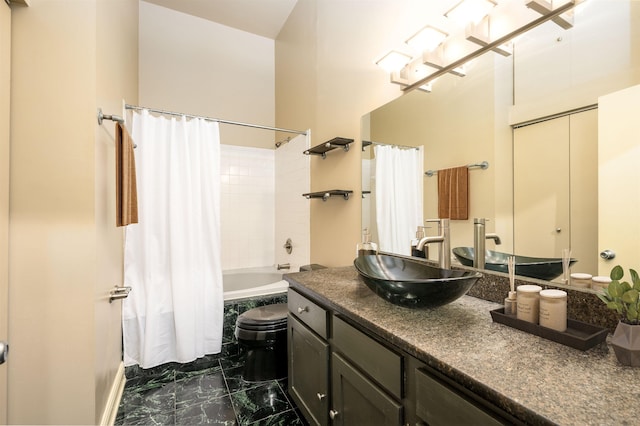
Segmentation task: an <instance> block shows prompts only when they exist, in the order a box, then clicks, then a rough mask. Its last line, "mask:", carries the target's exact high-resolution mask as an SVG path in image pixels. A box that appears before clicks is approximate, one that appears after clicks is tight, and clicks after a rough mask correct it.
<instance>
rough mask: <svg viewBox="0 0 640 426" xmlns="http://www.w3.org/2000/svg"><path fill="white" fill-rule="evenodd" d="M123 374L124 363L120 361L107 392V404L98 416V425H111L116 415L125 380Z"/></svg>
mask: <svg viewBox="0 0 640 426" xmlns="http://www.w3.org/2000/svg"><path fill="white" fill-rule="evenodd" d="M126 380H127V379H126V378H125V376H124V363H123V362H121V363H120V365H119V366H118V371H117V372H116V377H115V378H114V379H113V385H112V386H111V391H110V392H109V398H108V399H107V404H106V406H105V407H104V411H103V412H102V416H101V417H100V426H113V424H114V423H115V421H116V416H117V415H118V407H119V406H120V398H122V392H123V391H124V384H125V382H126Z"/></svg>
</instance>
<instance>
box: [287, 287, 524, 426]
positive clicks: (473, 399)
mask: <svg viewBox="0 0 640 426" xmlns="http://www.w3.org/2000/svg"><path fill="white" fill-rule="evenodd" d="M288 304H289V325H288V327H289V337H288V342H287V344H288V347H289V360H288V361H289V394H290V395H291V397H292V398H293V400H294V402H295V403H296V404H297V405H298V408H299V409H300V411H301V412H302V413H303V415H304V417H305V418H306V420H307V421H308V422H309V423H310V424H314V425H328V424H331V425H345V426H351V425H384V426H390V425H407V426H413V425H416V426H417V425H426V424H429V425H434V426H437V425H450V424H473V425H500V424H518V423H519V422H518V420H517V419H515V418H513V417H511V416H510V415H508V414H507V413H505V412H503V411H501V410H500V409H499V408H498V407H495V406H494V405H493V404H491V403H489V402H487V401H485V400H483V399H482V398H481V397H479V396H477V395H475V394H474V393H473V392H471V391H469V390H468V389H465V388H464V387H462V386H461V385H459V384H457V383H455V382H453V381H452V380H451V379H449V378H448V377H446V376H444V375H443V374H442V373H440V372H438V371H437V370H435V369H433V368H432V367H429V366H428V365H426V363H425V362H423V361H421V360H419V359H417V358H415V357H413V356H411V355H409V354H407V353H405V352H403V351H402V350H400V349H398V348H396V347H395V346H394V345H392V344H390V343H388V342H386V341H384V340H383V339H381V338H379V337H378V336H376V335H374V334H372V333H370V332H367V331H366V330H364V329H362V328H361V327H359V326H358V325H357V322H354V321H353V320H350V319H347V318H346V317H344V316H343V315H342V314H340V313H336V312H333V311H331V310H330V309H327V308H325V307H324V306H322V304H321V303H318V302H316V301H314V300H312V299H310V298H309V297H306V296H303V295H302V294H300V293H298V292H297V291H295V290H294V289H292V288H289V296H288Z"/></svg>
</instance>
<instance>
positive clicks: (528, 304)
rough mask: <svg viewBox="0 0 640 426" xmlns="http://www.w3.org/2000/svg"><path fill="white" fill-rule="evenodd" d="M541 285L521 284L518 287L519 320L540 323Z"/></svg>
mask: <svg viewBox="0 0 640 426" xmlns="http://www.w3.org/2000/svg"><path fill="white" fill-rule="evenodd" d="M541 290H542V287H540V286H539V285H528V284H527V285H521V286H518V288H517V289H516V293H517V296H516V298H517V300H518V312H517V314H516V315H517V318H518V319H519V320H523V321H528V322H532V323H534V324H537V323H538V314H539V312H540V291H541Z"/></svg>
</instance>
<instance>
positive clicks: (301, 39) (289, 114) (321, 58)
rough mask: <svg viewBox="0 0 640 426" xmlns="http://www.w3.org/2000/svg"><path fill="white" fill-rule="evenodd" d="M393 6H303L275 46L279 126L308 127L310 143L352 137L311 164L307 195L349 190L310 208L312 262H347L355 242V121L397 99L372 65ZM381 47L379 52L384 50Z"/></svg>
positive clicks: (391, 21) (357, 211)
mask: <svg viewBox="0 0 640 426" xmlns="http://www.w3.org/2000/svg"><path fill="white" fill-rule="evenodd" d="M397 6H398V2H392V1H380V2H375V7H372V4H371V3H369V2H324V1H317V0H312V1H301V2H298V4H297V5H296V6H295V8H294V10H293V11H292V13H291V15H290V17H289V20H288V21H287V23H286V25H285V27H284V28H283V30H282V31H281V32H280V35H279V36H278V39H277V40H276V52H275V54H276V71H277V72H276V100H277V104H276V105H277V106H276V110H277V114H276V122H277V125H278V126H289V127H294V128H306V127H310V128H311V129H312V141H311V145H312V146H315V145H318V144H320V143H322V142H324V141H326V140H329V139H332V138H333V137H335V136H341V137H347V138H353V139H356V141H357V143H356V144H354V145H353V146H352V149H351V150H350V151H349V152H346V153H345V152H344V151H341V150H336V151H333V152H330V153H329V154H328V155H327V159H325V160H322V159H321V158H320V157H312V158H311V190H312V191H321V190H327V189H351V190H354V192H355V194H354V197H352V198H350V199H349V200H348V201H344V200H342V199H331V200H328V201H327V202H322V201H321V200H310V201H309V202H310V203H311V261H312V262H314V263H320V264H324V265H326V266H340V265H348V264H351V262H352V261H353V257H354V255H353V254H354V252H355V245H356V243H357V242H358V240H359V239H360V235H361V232H360V212H361V206H360V204H361V203H360V194H359V191H360V167H361V166H360V146H359V139H360V137H359V134H360V117H361V116H362V115H364V114H365V113H366V112H368V111H370V110H372V109H374V108H375V107H377V106H379V105H381V104H383V103H385V102H387V101H388V100H390V99H392V98H393V97H395V96H397V95H399V92H400V91H399V89H398V87H396V86H393V85H390V84H388V77H387V76H386V75H385V74H384V73H383V72H378V71H377V69H376V68H375V65H373V60H374V58H376V57H377V56H381V52H380V49H381V47H380V46H384V45H385V44H389V42H388V41H386V42H383V41H380V37H381V36H382V37H387V38H389V35H388V34H387V33H385V32H384V31H380V29H381V28H385V29H386V28H394V29H397V28H398V27H397V25H399V22H397V21H396V20H395V18H396V17H397V14H398V11H399V10H400V9H401V7H397ZM378 41H380V43H378ZM382 48H384V47H382Z"/></svg>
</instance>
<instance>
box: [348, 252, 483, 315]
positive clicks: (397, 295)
mask: <svg viewBox="0 0 640 426" xmlns="http://www.w3.org/2000/svg"><path fill="white" fill-rule="evenodd" d="M353 263H354V265H355V267H356V269H357V270H358V273H359V274H360V276H361V277H362V279H363V280H364V282H365V284H366V285H367V287H369V288H370V289H371V290H372V291H373V292H374V293H375V294H377V295H378V296H380V297H382V298H383V299H385V300H387V301H389V302H391V303H393V304H394V305H399V306H404V307H407V308H435V307H437V306H442V305H446V304H447V303H451V302H453V301H454V300H456V299H458V298H460V297H462V296H463V295H464V294H466V293H467V291H469V289H470V288H471V287H472V286H473V285H474V284H475V282H476V281H477V280H478V278H480V277H482V274H480V273H478V272H475V271H461V270H451V269H440V268H437V267H434V266H430V265H428V264H426V263H424V262H420V261H413V260H410V259H406V258H402V257H397V256H391V255H385V254H377V255H362V256H358V258H356V259H355V260H354V261H353Z"/></svg>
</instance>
